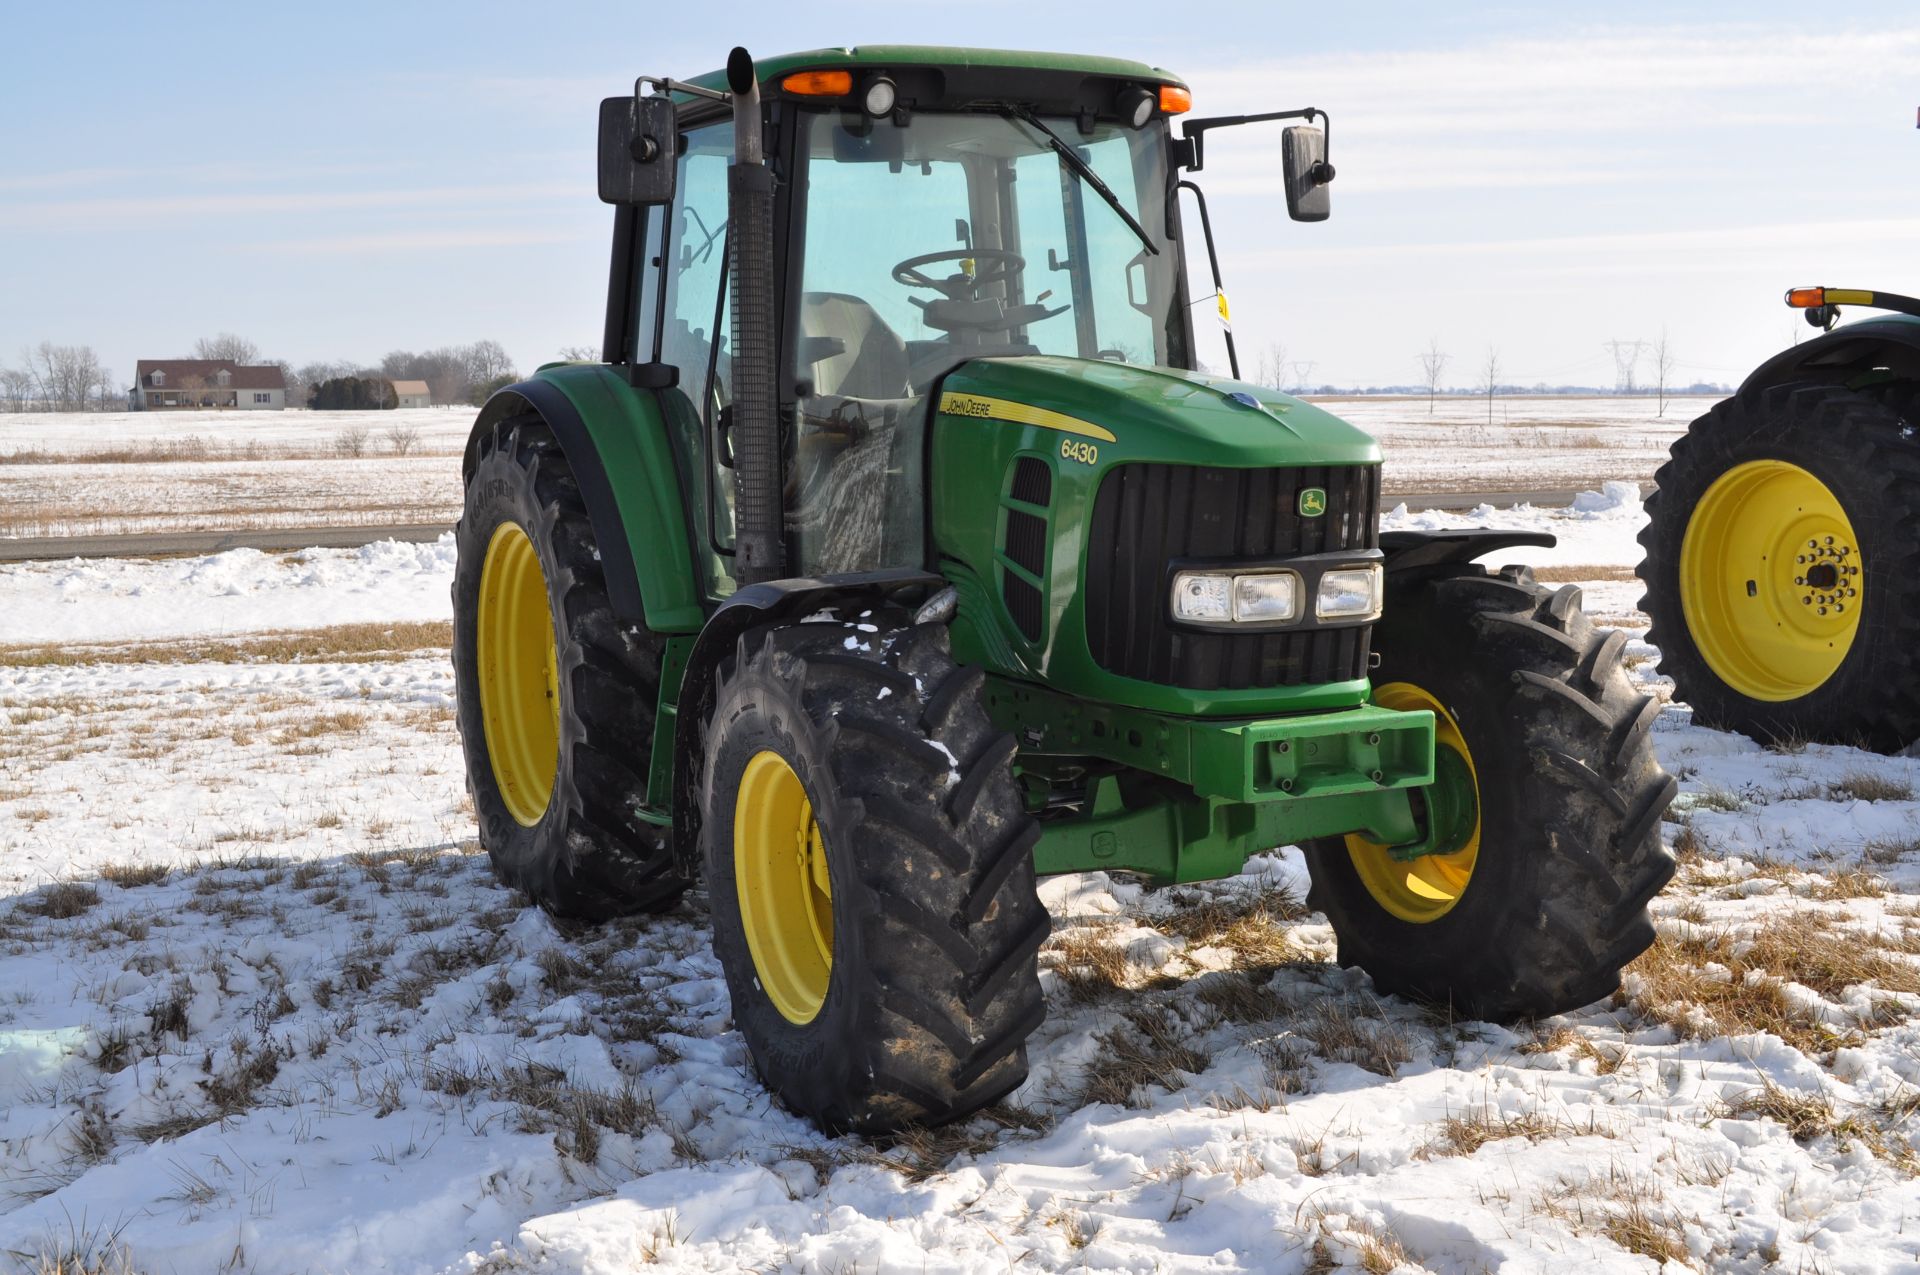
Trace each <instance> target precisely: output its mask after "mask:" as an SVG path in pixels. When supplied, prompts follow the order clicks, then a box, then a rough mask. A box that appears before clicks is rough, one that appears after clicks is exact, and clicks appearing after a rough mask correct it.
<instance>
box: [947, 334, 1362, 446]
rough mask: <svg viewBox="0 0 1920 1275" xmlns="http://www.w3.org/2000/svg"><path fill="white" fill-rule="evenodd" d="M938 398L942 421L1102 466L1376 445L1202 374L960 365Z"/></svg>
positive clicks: (1324, 415) (1333, 420)
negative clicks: (1051, 437)
mask: <svg viewBox="0 0 1920 1275" xmlns="http://www.w3.org/2000/svg"><path fill="white" fill-rule="evenodd" d="M940 390H941V393H940V399H939V404H938V410H939V412H940V415H941V418H942V419H943V420H946V419H949V418H956V417H957V418H961V419H974V420H979V421H982V422H989V421H991V422H997V423H999V424H1002V425H1025V426H1031V427H1036V428H1038V429H1040V430H1043V431H1048V432H1050V433H1058V434H1060V435H1063V436H1065V437H1067V438H1071V439H1075V440H1084V441H1085V442H1087V443H1090V444H1092V445H1093V447H1094V448H1097V451H1098V456H1099V460H1100V462H1101V463H1102V465H1103V466H1104V465H1105V464H1107V463H1113V462H1119V461H1163V462H1173V463H1179V464H1189V465H1228V466H1240V467H1249V468H1251V467H1256V466H1282V465H1361V464H1378V463H1379V461H1380V447H1379V444H1377V443H1375V442H1374V440H1373V438H1372V437H1371V436H1369V435H1368V434H1366V433H1364V432H1362V431H1361V430H1359V429H1357V428H1355V427H1354V426H1352V425H1349V424H1348V423H1347V422H1345V421H1343V420H1341V419H1340V418H1339V417H1337V416H1335V415H1333V414H1332V413H1331V412H1327V411H1323V410H1321V409H1320V408H1318V407H1315V406H1313V405H1312V404H1311V403H1306V402H1302V401H1301V400H1300V399H1297V398H1293V397H1292V396H1290V395H1286V394H1282V393H1280V392H1278V391H1277V390H1270V389H1267V388H1265V387H1263V386H1258V385H1248V384H1245V383H1244V382H1241V381H1234V380H1229V379H1227V378H1225V377H1218V376H1209V375H1207V374H1205V373H1202V372H1185V371H1180V370H1178V369H1175V368H1164V367H1136V366H1134V365H1132V364H1129V363H1111V362H1106V361H1102V360H1092V359H1072V358H1060V357H1054V356H1048V355H1025V356H1019V357H1013V358H990V359H975V360H973V361H972V362H970V363H965V364H962V365H961V366H960V367H959V368H957V369H955V370H954V371H953V372H952V373H950V374H948V376H947V377H946V379H945V380H944V381H942V382H941V385H940ZM1062 455H1071V452H1070V451H1063V452H1062ZM1081 455H1083V456H1085V455H1090V453H1088V452H1086V451H1084V450H1083V451H1082V452H1081Z"/></svg>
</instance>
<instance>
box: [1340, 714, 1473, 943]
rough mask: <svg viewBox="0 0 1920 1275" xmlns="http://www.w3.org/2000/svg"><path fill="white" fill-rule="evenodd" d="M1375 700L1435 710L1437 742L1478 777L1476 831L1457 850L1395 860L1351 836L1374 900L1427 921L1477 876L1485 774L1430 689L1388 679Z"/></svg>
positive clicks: (1356, 863) (1350, 850)
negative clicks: (1449, 750)
mask: <svg viewBox="0 0 1920 1275" xmlns="http://www.w3.org/2000/svg"><path fill="white" fill-rule="evenodd" d="M1373 702H1374V703H1376V704H1378V705H1379V706H1380V707H1382V708H1392V709H1399V710H1402V711H1409V710H1415V709H1422V708H1424V709H1427V710H1428V711H1430V712H1431V713H1432V714H1433V746H1434V747H1435V748H1436V749H1439V748H1450V749H1452V750H1453V751H1454V752H1455V753H1457V754H1459V756H1460V759H1461V760H1462V761H1463V762H1465V763H1466V773H1467V775H1468V776H1469V777H1470V778H1471V779H1472V781H1473V788H1474V802H1475V813H1474V818H1473V833H1472V835H1471V836H1470V837H1468V838H1467V842H1466V844H1465V845H1463V846H1461V847H1460V849H1458V850H1456V851H1454V852H1453V853H1452V854H1430V855H1423V856H1422V857H1420V858H1418V859H1396V858H1394V857H1393V854H1392V852H1391V851H1389V850H1388V849H1387V847H1386V846H1384V845H1380V844H1378V843H1377V842H1372V841H1368V840H1367V839H1366V838H1365V837H1362V836H1359V835H1357V834H1349V835H1348V837H1347V856H1348V857H1349V858H1350V859H1352V860H1353V870H1354V871H1355V872H1357V873H1358V874H1359V875H1360V883H1361V884H1362V885H1364V886H1366V887H1367V893H1368V894H1370V895H1372V896H1373V901H1374V902H1375V903H1378V904H1379V905H1380V906H1381V907H1383V908H1385V909H1386V910H1387V911H1388V912H1389V913H1391V914H1392V915H1394V916H1396V917H1398V918H1400V919H1401V920H1402V921H1409V922H1412V923H1413V924H1415V925H1425V924H1427V923H1428V922H1430V921H1437V920H1439V919H1440V918H1441V917H1443V916H1445V915H1446V914H1447V913H1449V912H1451V911H1452V910H1453V909H1454V906H1455V905H1456V904H1458V903H1459V902H1460V900H1461V898H1462V897H1463V896H1464V895H1465V894H1466V892H1467V883H1468V882H1469V881H1470V880H1472V878H1473V866H1474V864H1475V863H1476V862H1477V861H1478V860H1479V858H1480V815H1479V791H1480V773H1479V771H1477V770H1475V769H1474V765H1473V753H1472V752H1471V751H1470V750H1469V749H1468V748H1467V740H1466V736H1464V735H1462V734H1461V733H1460V723H1458V722H1456V721H1454V720H1453V714H1452V713H1449V712H1448V711H1447V710H1446V707H1445V706H1444V705H1443V704H1441V703H1440V701H1439V700H1438V699H1436V698H1435V697H1434V696H1433V695H1431V694H1429V693H1428V692H1427V691H1425V690H1423V689H1421V688H1420V687H1418V686H1415V685H1414V684H1413V683H1412V682H1388V683H1387V684H1386V685H1384V686H1380V687H1376V688H1375V689H1374V692H1373Z"/></svg>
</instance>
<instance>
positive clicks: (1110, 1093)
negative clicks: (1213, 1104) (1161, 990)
mask: <svg viewBox="0 0 1920 1275" xmlns="http://www.w3.org/2000/svg"><path fill="white" fill-rule="evenodd" d="M1127 1021H1128V1023H1129V1025H1130V1026H1131V1027H1132V1029H1133V1030H1131V1031H1129V1030H1127V1029H1126V1028H1116V1029H1115V1030H1113V1031H1110V1032H1106V1033H1103V1034H1102V1035H1101V1036H1100V1041H1101V1043H1102V1044H1103V1045H1105V1046H1106V1048H1105V1049H1104V1050H1103V1051H1102V1053H1101V1056H1100V1057H1099V1058H1098V1059H1096V1060H1095V1061H1094V1062H1093V1063H1091V1064H1089V1065H1088V1067H1087V1069H1086V1072H1085V1073H1084V1076H1083V1078H1082V1088H1081V1099H1080V1100H1081V1102H1082V1103H1083V1104H1091V1103H1103V1102H1104V1103H1114V1104H1116V1105H1121V1106H1125V1105H1129V1104H1131V1103H1132V1102H1133V1100H1134V1095H1135V1094H1137V1093H1139V1092H1140V1091H1141V1090H1143V1089H1145V1088H1147V1087H1148V1086H1152V1085H1158V1086H1159V1087H1160V1088H1162V1089H1165V1090H1167V1091H1168V1092H1169V1093H1173V1092H1177V1091H1179V1090H1181V1089H1184V1088H1185V1087H1186V1084H1187V1076H1188V1075H1190V1074H1192V1075H1197V1074H1198V1073H1200V1072H1203V1071H1205V1070H1206V1069H1207V1065H1208V1064H1209V1063H1211V1062H1212V1061H1213V1059H1212V1057H1211V1056H1210V1055H1208V1054H1206V1053H1203V1052H1201V1051H1200V1050H1198V1049H1195V1048H1194V1047H1193V1046H1191V1045H1189V1044H1188V1043H1187V1042H1186V1040H1185V1037H1186V1036H1187V1035H1188V1034H1189V1029H1188V1028H1187V1026H1186V1025H1185V1024H1184V1023H1181V1022H1179V1021H1178V1020H1177V1019H1176V1018H1175V1017H1174V1016H1173V1014H1172V1013H1171V1012H1170V1011H1168V1010H1166V1009H1164V1008H1160V1007H1153V1008H1144V1009H1139V1010H1135V1011H1133V1012H1131V1013H1129V1014H1128V1015H1127Z"/></svg>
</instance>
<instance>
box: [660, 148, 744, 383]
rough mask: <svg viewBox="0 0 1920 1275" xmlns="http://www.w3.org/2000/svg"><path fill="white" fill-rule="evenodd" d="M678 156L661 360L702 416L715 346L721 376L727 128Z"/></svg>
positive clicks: (724, 336)
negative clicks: (676, 373)
mask: <svg viewBox="0 0 1920 1275" xmlns="http://www.w3.org/2000/svg"><path fill="white" fill-rule="evenodd" d="M686 138H687V149H686V153H685V154H683V155H682V156H681V157H680V176H679V187H678V190H677V191H676V192H675V194H674V199H673V208H672V212H671V217H670V220H671V223H672V224H671V225H670V226H669V227H668V229H669V233H670V239H669V242H668V245H667V297H666V317H667V322H666V330H665V332H664V333H663V334H662V337H661V342H660V361H661V362H663V363H670V364H672V365H673V366H674V367H677V368H679V369H680V387H681V389H683V390H684V391H686V393H687V395H688V397H690V398H692V399H694V400H695V403H696V404H697V406H698V408H699V410H700V412H701V415H702V417H703V418H705V417H706V416H707V415H709V414H710V413H711V412H712V411H713V410H714V405H713V403H712V402H711V401H710V399H708V397H707V395H706V382H707V367H708V364H709V362H710V361H713V359H714V354H715V346H716V344H717V345H718V347H719V359H718V372H719V374H720V377H721V382H722V385H724V384H725V376H726V365H727V359H726V340H727V334H726V331H725V329H723V328H719V327H717V326H716V324H715V317H716V316H717V315H719V314H720V306H721V303H722V297H721V292H722V290H723V287H724V285H725V282H726V262H727V165H728V164H729V163H730V162H731V160H732V157H733V125H732V124H731V123H730V122H723V123H719V124H709V125H707V126H706V127H704V128H697V129H693V130H691V131H690V132H688V133H687V135H686Z"/></svg>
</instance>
